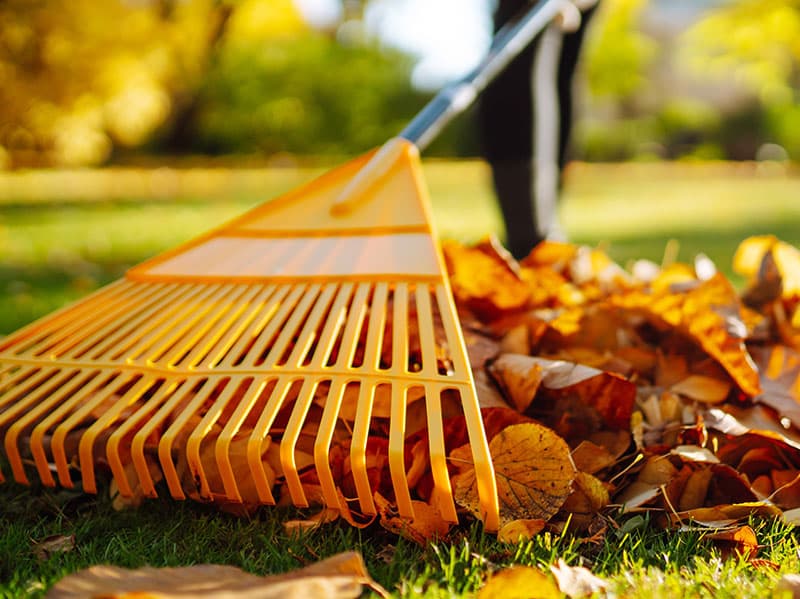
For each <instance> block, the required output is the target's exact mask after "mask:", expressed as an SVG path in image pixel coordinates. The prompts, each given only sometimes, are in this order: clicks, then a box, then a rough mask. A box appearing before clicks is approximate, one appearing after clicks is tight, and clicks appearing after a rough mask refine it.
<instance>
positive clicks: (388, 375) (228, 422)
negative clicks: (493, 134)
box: [0, 140, 498, 529]
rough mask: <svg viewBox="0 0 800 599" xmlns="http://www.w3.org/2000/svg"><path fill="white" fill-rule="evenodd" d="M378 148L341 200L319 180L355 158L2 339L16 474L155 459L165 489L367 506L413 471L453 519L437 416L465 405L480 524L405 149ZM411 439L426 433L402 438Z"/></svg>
mask: <svg viewBox="0 0 800 599" xmlns="http://www.w3.org/2000/svg"><path fill="white" fill-rule="evenodd" d="M388 147H391V148H392V151H391V152H390V153H389V155H388V158H387V159H386V161H385V163H386V164H385V169H384V171H385V172H384V173H382V178H381V180H380V185H379V186H375V185H373V186H372V187H369V186H367V187H365V188H364V189H362V190H361V191H360V192H359V195H358V201H357V202H341V201H340V202H335V199H336V198H337V197H339V196H340V195H341V192H342V189H343V188H345V186H346V184H348V183H349V182H351V180H352V178H353V176H354V175H355V174H356V173H357V172H358V170H359V169H360V168H361V167H362V166H363V164H364V163H365V162H366V159H367V158H368V157H362V158H360V159H357V160H354V161H352V162H350V163H348V164H346V165H344V166H342V167H340V168H338V169H336V170H335V171H332V172H330V173H328V174H327V175H325V176H323V177H321V178H320V179H318V180H316V181H314V182H313V183H311V184H309V185H307V186H306V187H304V188H301V189H299V190H297V191H295V192H292V193H290V194H288V195H286V196H283V197H281V198H278V199H276V200H273V201H271V202H268V203H266V204H264V205H262V206H260V207H258V208H256V209H254V210H252V211H251V212H249V213H248V214H246V215H244V216H242V217H241V218H239V219H237V220H235V221H233V222H232V223H230V224H228V225H226V226H223V227H221V228H219V229H217V230H215V231H213V232H211V233H209V234H207V235H205V236H202V237H200V238H199V239H196V240H194V241H191V242H189V243H187V244H185V245H183V246H181V247H179V248H177V249H176V250H174V251H171V252H168V253H166V254H164V255H162V256H159V257H157V258H155V259H153V260H150V261H149V262H146V263H144V264H142V265H140V266H137V267H135V268H133V269H132V270H130V271H129V272H128V273H127V275H126V277H125V279H123V280H121V281H118V282H116V283H114V284H112V285H110V286H108V287H106V288H104V289H102V290H100V291H98V292H97V293H95V294H94V295H92V296H90V297H88V298H86V299H85V300H83V301H81V302H79V303H77V304H75V305H73V306H70V307H67V308H65V309H63V310H61V311H59V312H57V313H54V314H52V315H50V316H48V317H45V318H43V319H42V320H40V321H38V322H35V323H33V324H31V325H29V326H27V327H25V328H24V329H21V330H20V331H18V332H16V333H14V334H12V335H10V336H9V337H7V338H5V339H3V340H2V341H0V431H1V432H2V434H3V441H4V448H5V453H6V455H7V458H8V461H9V464H10V466H11V470H12V472H13V476H14V478H15V479H16V480H17V481H19V482H22V483H27V482H28V480H29V478H28V477H29V474H31V473H32V472H33V471H34V470H35V472H36V473H37V474H38V476H39V478H40V479H41V480H42V482H43V483H44V484H46V485H55V484H56V480H55V478H54V474H55V476H56V477H57V479H58V482H59V483H60V484H61V485H63V486H67V487H71V486H73V484H74V482H73V474H74V470H75V469H76V468H77V470H79V472H80V478H81V480H82V484H83V488H84V489H85V490H88V491H96V488H97V484H96V477H95V469H96V468H98V467H101V466H102V467H105V466H106V465H107V466H108V467H109V468H110V470H111V472H112V473H113V476H114V480H115V482H116V485H117V486H118V488H119V492H120V494H121V495H122V496H130V495H132V494H134V493H135V492H141V493H143V494H144V495H146V496H155V495H156V492H157V490H156V487H157V484H158V481H159V480H160V479H161V478H162V477H163V479H164V480H165V481H166V485H167V487H168V489H169V492H170V493H171V495H172V496H173V497H176V498H184V497H186V496H187V495H189V496H192V497H197V498H200V499H204V500H216V501H225V502H234V503H237V502H244V503H248V504H274V503H275V502H276V499H278V498H277V497H276V494H277V493H276V491H277V490H278V489H281V490H282V491H283V492H284V493H285V494H286V496H287V497H288V498H289V499H290V500H291V502H292V503H294V504H295V505H297V506H307V505H309V503H310V502H313V501H316V500H319V499H321V500H322V501H323V502H324V503H325V504H326V505H327V506H328V507H332V508H344V507H345V501H346V499H345V498H347V499H355V498H357V500H358V504H359V507H360V509H361V511H363V512H364V513H366V514H374V513H375V512H376V506H375V501H374V497H375V493H376V492H378V493H382V494H384V495H385V494H390V495H393V497H391V498H390V499H394V501H395V503H396V505H397V508H398V511H399V513H400V514H401V515H402V516H405V517H413V512H414V509H413V504H412V499H414V498H417V496H418V494H419V491H418V489H419V488H420V485H418V484H417V483H418V481H419V480H420V477H421V476H428V478H430V479H432V484H431V485H428V487H429V491H427V492H426V494H425V495H426V496H425V499H426V500H428V501H430V502H431V503H432V504H433V505H435V506H436V507H437V508H438V510H439V511H440V513H441V514H442V517H443V518H444V519H445V520H448V521H453V522H454V521H456V520H457V515H456V507H455V503H454V498H453V492H452V488H451V483H450V477H449V473H448V464H447V459H446V455H447V454H446V451H447V449H446V444H445V441H446V439H445V438H444V436H445V435H444V419H445V418H448V417H463V419H464V423H465V426H466V428H467V431H468V433H469V439H470V445H471V449H472V456H473V460H474V464H475V468H476V478H477V480H478V487H479V495H480V498H481V511H482V517H483V520H484V522H485V524H486V526H487V528H489V529H496V528H497V525H498V506H497V493H496V487H495V479H494V472H493V468H492V464H491V460H490V456H489V450H488V445H487V442H486V438H485V434H484V431H483V427H482V423H481V419H480V412H479V408H478V402H477V398H476V395H475V390H474V385H473V382H472V375H471V373H470V369H469V362H468V360H467V357H466V352H465V347H464V341H463V338H462V336H461V331H460V328H459V325H458V321H457V317H456V313H455V308H454V305H453V301H452V298H451V295H450V290H449V287H448V282H447V278H446V274H445V272H444V269H443V263H442V260H441V256H440V254H439V250H438V247H437V244H436V240H435V237H434V234H433V232H432V230H431V226H430V218H429V211H428V200H427V194H426V191H425V188H424V184H423V181H422V178H421V173H420V166H419V159H418V152H417V150H416V148H415V147H414V145H413V144H411V143H409V142H405V141H404V140H393V142H392V143H391V144H390V145H389V146H388ZM334 205H335V207H334V208H332V206H334ZM425 431H427V434H425ZM413 439H423V440H425V439H427V441H426V446H424V445H425V444H423V450H424V451H421V452H419V451H418V452H416V453H415V454H414V455H413V456H412V455H411V452H410V449H409V448H410V440H413ZM448 449H450V448H448ZM420 456H423V457H425V458H426V459H427V463H426V464H422V466H423V467H421V464H420V462H419V458H420ZM384 458H385V459H384ZM381 459H384V461H387V462H388V466H387V467H386V468H385V471H386V472H387V473H388V476H386V477H381V472H382V471H383V470H382V468H381V467H380V466H379V463H380V462H381ZM421 473H424V474H421ZM0 480H2V475H0ZM430 489H432V490H430Z"/></svg>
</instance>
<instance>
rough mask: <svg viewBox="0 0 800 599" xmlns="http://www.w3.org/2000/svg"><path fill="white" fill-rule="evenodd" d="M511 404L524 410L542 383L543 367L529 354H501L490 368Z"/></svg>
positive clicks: (520, 410)
mask: <svg viewBox="0 0 800 599" xmlns="http://www.w3.org/2000/svg"><path fill="white" fill-rule="evenodd" d="M488 370H489V372H490V373H491V375H492V377H494V380H495V381H497V384H498V385H499V386H500V389H502V390H503V393H504V394H505V396H506V397H507V398H508V399H509V401H510V403H511V405H512V406H513V407H514V408H516V410H517V411H518V412H524V411H525V410H527V409H528V406H529V405H531V402H532V401H533V398H534V396H535V395H536V392H537V391H538V389H539V385H540V384H541V383H542V367H541V366H540V365H539V364H538V363H536V362H535V361H532V360H531V359H530V358H529V356H523V355H520V354H501V355H500V357H498V358H497V359H496V360H495V361H494V362H492V363H491V364H490V365H489V368H488Z"/></svg>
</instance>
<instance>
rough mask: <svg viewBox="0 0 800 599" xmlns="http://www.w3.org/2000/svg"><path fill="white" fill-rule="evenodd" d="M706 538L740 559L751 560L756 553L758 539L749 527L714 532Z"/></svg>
mask: <svg viewBox="0 0 800 599" xmlns="http://www.w3.org/2000/svg"><path fill="white" fill-rule="evenodd" d="M708 538H709V539H711V540H712V541H716V542H717V543H720V544H722V545H723V547H724V548H726V549H729V550H733V551H735V552H736V553H737V554H738V555H740V556H742V557H749V558H753V557H755V556H756V554H757V553H758V539H757V538H756V533H755V531H754V530H753V529H752V528H750V527H749V526H740V527H738V528H735V529H733V530H723V531H720V532H715V533H713V534H710V535H708Z"/></svg>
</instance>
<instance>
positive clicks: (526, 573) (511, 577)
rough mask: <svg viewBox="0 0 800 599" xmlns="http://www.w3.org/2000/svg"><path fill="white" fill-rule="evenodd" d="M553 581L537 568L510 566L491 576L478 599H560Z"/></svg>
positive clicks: (559, 593) (479, 592) (479, 593)
mask: <svg viewBox="0 0 800 599" xmlns="http://www.w3.org/2000/svg"><path fill="white" fill-rule="evenodd" d="M560 597H561V591H559V590H558V587H557V586H556V584H555V582H553V579H552V578H550V577H549V576H548V575H547V574H545V573H544V572H542V571H541V570H539V569H538V568H531V567H528V566H512V567H511V568H506V569H504V570H500V572H498V573H496V574H494V575H492V576H491V577H490V578H489V580H488V581H487V582H486V584H485V585H484V586H483V588H482V589H481V590H480V591H478V599H560Z"/></svg>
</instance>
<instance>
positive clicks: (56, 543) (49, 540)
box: [31, 535, 75, 560]
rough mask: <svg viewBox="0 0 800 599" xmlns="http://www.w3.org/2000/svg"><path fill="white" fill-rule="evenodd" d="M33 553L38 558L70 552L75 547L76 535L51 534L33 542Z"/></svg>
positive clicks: (42, 558)
mask: <svg viewBox="0 0 800 599" xmlns="http://www.w3.org/2000/svg"><path fill="white" fill-rule="evenodd" d="M31 545H32V551H33V555H35V556H36V559H38V560H46V559H49V558H50V557H51V556H52V555H55V554H56V553H68V552H70V551H73V550H74V549H75V535H50V536H49V537H45V538H43V539H40V540H38V541H33V542H32V543H31Z"/></svg>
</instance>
